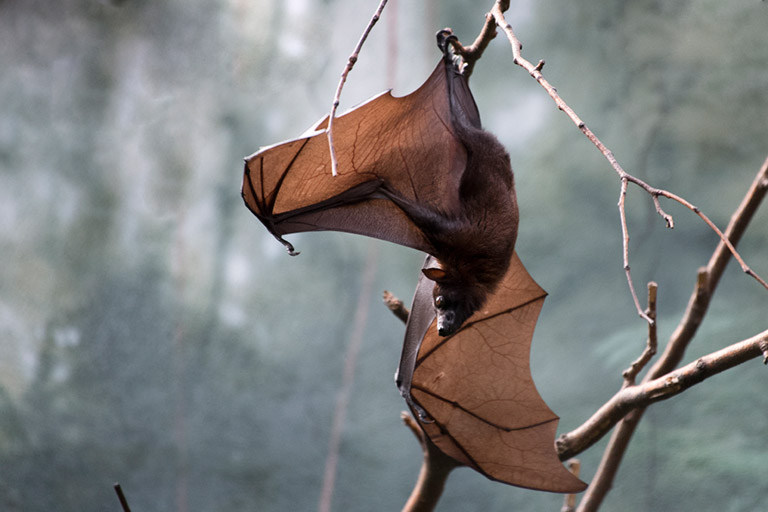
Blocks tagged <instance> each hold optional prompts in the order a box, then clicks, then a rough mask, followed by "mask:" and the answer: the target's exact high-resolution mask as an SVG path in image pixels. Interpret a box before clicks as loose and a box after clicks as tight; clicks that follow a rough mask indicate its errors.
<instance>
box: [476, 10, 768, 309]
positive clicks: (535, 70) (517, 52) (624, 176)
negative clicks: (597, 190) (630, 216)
mask: <svg viewBox="0 0 768 512" xmlns="http://www.w3.org/2000/svg"><path fill="white" fill-rule="evenodd" d="M508 7H509V2H508V1H503V0H497V2H496V3H495V4H494V6H493V9H492V10H491V14H492V15H493V17H494V19H495V20H496V24H497V25H498V26H499V27H501V28H502V30H504V33H505V34H506V35H507V39H508V40H509V42H510V46H511V47H512V56H513V59H512V60H513V62H514V63H515V64H516V65H518V66H520V67H522V68H523V69H525V70H526V71H528V73H529V74H530V75H531V77H533V78H534V79H535V80H536V81H537V82H538V83H539V85H541V86H542V87H543V88H544V90H546V91H547V93H548V94H549V96H550V97H551V98H552V100H553V101H554V102H555V104H556V105H557V108H558V109H560V110H561V111H563V112H564V113H565V114H566V115H567V116H568V117H569V118H570V119H571V121H573V123H574V124H575V125H576V126H577V127H578V128H579V130H580V131H581V132H582V133H583V134H584V135H585V136H586V137H587V138H588V139H589V140H590V142H592V144H594V145H595V147H596V148H597V149H598V150H599V151H600V152H601V153H602V154H603V156H604V157H605V158H606V159H607V160H608V162H609V163H610V165H611V167H612V168H613V169H614V170H615V171H616V173H617V174H618V176H619V179H620V180H621V182H622V185H621V186H622V194H624V193H625V192H624V189H625V187H626V182H630V183H633V184H635V185H637V186H638V187H640V188H642V189H643V190H645V192H647V193H648V194H649V195H650V196H651V198H652V199H653V204H654V206H655V208H656V212H657V213H658V214H659V215H660V216H661V217H662V218H663V219H664V222H665V223H666V225H667V227H668V228H672V227H674V219H673V218H672V216H671V215H669V214H668V213H666V212H665V211H664V210H663V209H662V207H661V203H660V202H659V196H663V197H666V198H668V199H671V200H673V201H676V202H678V203H680V204H681V205H683V206H685V207H686V208H688V209H689V210H691V211H692V212H694V213H695V214H696V215H698V216H699V217H700V218H701V219H702V220H703V221H704V222H705V223H706V224H707V225H708V226H709V227H710V228H711V229H712V230H713V231H714V232H715V233H717V235H718V236H719V237H720V240H721V241H722V242H723V243H724V244H725V245H726V246H727V248H728V250H729V251H730V252H731V253H732V254H733V256H734V257H735V258H736V260H737V261H738V262H739V264H740V265H741V268H742V270H743V271H744V273H746V274H748V275H750V276H752V277H753V278H754V279H755V280H756V281H757V282H759V283H760V284H761V285H762V286H763V287H764V288H766V289H768V283H766V281H765V280H763V279H762V278H761V277H760V276H758V275H757V274H756V273H755V272H754V271H753V270H752V269H751V268H750V267H749V266H747V264H746V263H745V262H744V260H743V258H742V257H741V256H740V255H739V254H738V252H736V248H735V247H734V245H733V244H731V242H730V241H729V240H728V238H727V237H726V236H725V235H724V234H723V232H722V231H720V230H719V229H718V228H717V226H716V225H715V224H714V223H713V222H712V221H711V220H710V219H709V218H708V217H707V216H706V215H704V214H703V213H702V212H701V210H699V209H698V208H697V207H695V206H694V205H692V204H691V203H690V202H688V201H686V200H685V199H683V198H682V197H680V196H678V195H676V194H673V193H671V192H669V191H667V190H663V189H658V188H655V187H652V186H651V185H649V184H648V183H646V182H645V181H643V180H641V179H639V178H637V177H635V176H632V175H631V174H629V173H627V172H626V171H625V170H624V169H623V168H622V167H621V165H620V164H619V162H618V161H617V160H616V157H615V156H614V155H613V152H612V151H611V150H609V149H608V148H607V147H606V146H605V144H603V142H602V141H601V140H600V139H598V138H597V136H596V135H595V134H594V132H592V130H590V129H589V127H588V126H587V125H586V123H584V121H582V120H581V118H580V117H579V116H578V115H577V114H576V113H575V112H574V111H573V109H572V108H571V107H570V106H568V104H567V103H565V101H563V99H562V98H561V97H560V95H559V94H558V92H557V90H556V89H555V87H553V86H552V84H550V83H549V81H547V80H546V79H545V78H544V76H543V74H542V73H541V69H542V65H543V61H539V63H538V64H537V65H533V64H532V63H531V62H529V61H528V60H526V59H525V58H523V56H522V54H521V50H522V44H521V43H520V40H519V39H518V38H517V36H516V35H515V33H514V31H513V30H512V26H511V25H510V24H509V23H508V22H507V20H506V19H505V18H504V11H505V10H506V9H507V8H508ZM622 197H623V195H622ZM623 206H624V204H623V200H622V201H621V206H620V210H621V211H622V217H624V215H625V214H624V213H623ZM625 224H626V221H625V220H623V221H622V228H625V227H626V226H625ZM624 231H625V238H624V240H625V243H626V240H627V237H626V229H624ZM627 267H628V263H627V261H626V260H625V271H626V273H627V275H628V282H629V285H630V290H631V291H632V297H633V299H634V300H635V305H636V306H638V312H639V313H640V315H641V316H644V315H643V314H642V310H640V308H639V300H638V299H637V294H635V293H634V290H633V288H634V287H633V285H632V280H631V277H629V269H628V268H627ZM646 321H648V319H647V318H646ZM649 323H650V322H649Z"/></svg>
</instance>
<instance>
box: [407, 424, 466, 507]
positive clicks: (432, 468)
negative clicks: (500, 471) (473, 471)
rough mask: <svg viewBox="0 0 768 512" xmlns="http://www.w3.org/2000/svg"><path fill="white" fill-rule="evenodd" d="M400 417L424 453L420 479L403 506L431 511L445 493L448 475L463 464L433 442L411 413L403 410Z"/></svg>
mask: <svg viewBox="0 0 768 512" xmlns="http://www.w3.org/2000/svg"><path fill="white" fill-rule="evenodd" d="M400 417H401V418H402V420H403V423H405V425H406V426H407V427H408V428H410V429H411V432H413V435H414V436H416V439H418V441H419V444H421V449H422V451H423V453H424V461H423V462H422V465H421V471H420V472H419V479H418V481H417V482H416V486H415V487H414V488H413V491H412V492H411V496H410V497H409V498H408V501H407V502H406V504H405V506H404V507H403V512H431V511H432V510H434V509H435V507H436V506H437V502H438V500H439V499H440V496H441V495H442V493H443V489H444V488H445V482H446V480H447V479H448V475H449V474H450V473H451V471H453V470H454V469H456V468H457V467H459V466H460V465H461V464H459V462H458V461H456V460H455V459H453V458H451V457H449V456H447V455H445V454H444V453H443V452H442V451H440V449H439V448H438V447H437V446H435V445H434V444H432V442H431V441H430V440H429V438H427V436H426V435H425V434H424V431H423V430H422V429H421V427H420V426H419V425H418V423H416V420H414V419H413V418H412V417H411V415H410V414H408V413H407V412H405V411H403V412H402V413H400Z"/></svg>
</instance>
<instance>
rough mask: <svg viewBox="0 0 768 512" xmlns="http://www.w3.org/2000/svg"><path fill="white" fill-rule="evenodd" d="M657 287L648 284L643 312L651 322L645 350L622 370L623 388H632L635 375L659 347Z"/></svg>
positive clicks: (652, 283)
mask: <svg viewBox="0 0 768 512" xmlns="http://www.w3.org/2000/svg"><path fill="white" fill-rule="evenodd" d="M658 287H659V285H657V284H656V283H654V282H653V281H651V282H650V283H648V308H647V309H646V310H645V314H646V315H648V317H649V318H650V319H651V320H652V322H651V323H649V324H648V341H647V342H646V345H645V350H643V353H642V354H640V357H638V358H637V359H636V360H635V361H634V362H633V363H632V364H631V365H630V367H629V368H627V369H626V370H624V372H623V373H622V376H623V377H624V387H626V386H633V385H634V384H635V378H636V377H637V374H638V373H640V372H641V371H643V368H645V365H646V364H648V361H650V360H651V358H653V356H655V355H656V350H657V348H658V345H659V339H658V334H657V328H656V292H657V290H658Z"/></svg>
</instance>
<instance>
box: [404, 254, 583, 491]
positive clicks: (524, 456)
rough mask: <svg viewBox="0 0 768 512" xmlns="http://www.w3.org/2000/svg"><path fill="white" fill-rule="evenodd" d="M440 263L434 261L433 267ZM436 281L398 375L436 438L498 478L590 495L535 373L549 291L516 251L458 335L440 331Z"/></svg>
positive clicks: (408, 334) (420, 300) (422, 290)
mask: <svg viewBox="0 0 768 512" xmlns="http://www.w3.org/2000/svg"><path fill="white" fill-rule="evenodd" d="M434 263H435V262H434V258H431V257H428V258H427V260H426V262H425V267H426V268H429V267H430V266H431V265H434ZM434 286H435V283H434V282H432V281H430V280H428V279H426V278H421V279H419V283H418V286H417V288H416V293H415V295H414V299H413V305H412V307H411V313H410V315H409V317H408V322H407V325H406V331H405V343H404V345H403V354H402V357H401V359H400V367H399V368H398V373H397V377H396V380H397V383H398V387H399V388H400V390H401V393H402V394H403V396H404V397H405V398H406V402H407V403H408V404H409V406H410V407H411V411H412V412H413V415H414V417H415V418H416V419H417V420H418V421H419V424H420V425H421V428H422V429H423V430H424V432H425V433H426V434H427V436H428V438H429V439H430V441H431V442H432V443H434V444H435V445H436V446H437V447H438V448H439V449H440V450H441V451H442V452H443V453H445V454H446V455H448V456H450V457H452V458H453V459H455V460H456V461H458V462H459V463H461V464H462V465H465V466H469V467H471V468H473V469H475V470H476V471H479V472H480V473H482V474H483V475H485V476H487V477H488V478H490V479H492V480H497V481H500V482H504V483H507V484H511V485H516V486H519V487H526V488H530V489H538V490H544V491H552V492H568V493H575V492H580V491H583V490H584V489H585V488H586V484H585V483H584V482H582V481H581V480H579V479H578V478H576V477H575V476H573V475H572V474H571V473H570V472H569V471H568V470H567V469H565V467H563V465H562V463H561V462H560V460H559V458H558V457H557V453H556V451H555V449H554V440H555V431H556V428H557V422H558V417H557V416H556V415H555V414H554V413H553V412H552V411H551V410H550V409H549V407H547V404H546V403H544V401H543V400H542V398H541V396H539V394H538V392H537V391H536V386H535V385H534V383H533V379H532V377H531V371H530V365H529V357H530V347H531V338H532V336H533V330H534V328H535V326H536V320H537V318H538V316H539V312H540V311H541V307H542V305H543V304H544V298H545V297H546V295H547V293H546V292H545V291H544V290H543V289H541V287H539V285H538V284H536V282H535V281H534V280H533V279H532V278H531V276H530V275H529V274H528V272H527V271H526V270H525V267H523V264H522V263H521V261H520V259H519V258H518V256H517V253H514V254H513V257H512V261H511V263H510V265H509V268H508V270H507V272H506V274H505V276H504V277H503V278H502V280H501V283H500V284H499V286H498V287H497V289H496V291H495V292H494V293H492V294H491V295H490V296H489V297H488V300H487V302H486V303H485V305H484V306H483V307H482V308H481V309H480V310H478V311H477V312H476V313H475V314H473V315H472V316H471V317H470V318H469V319H468V320H467V321H466V323H465V324H464V326H463V327H462V328H461V329H459V330H458V331H457V332H456V333H454V334H453V335H451V336H448V337H440V336H438V335H437V334H436V333H435V329H434V328H432V324H434V323H435V322H436V318H435V316H436V315H435V311H434V308H433V307H432V304H431V303H430V297H431V294H432V288H433V287H434Z"/></svg>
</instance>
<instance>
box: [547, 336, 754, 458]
mask: <svg viewBox="0 0 768 512" xmlns="http://www.w3.org/2000/svg"><path fill="white" fill-rule="evenodd" d="M766 343H768V330H765V331H763V332H761V333H759V334H757V335H755V336H753V337H751V338H749V339H746V340H743V341H740V342H738V343H734V344H733V345H731V346H729V347H726V348H724V349H721V350H718V351H717V352H714V353H712V354H709V355H707V356H704V357H700V358H699V359H697V360H696V361H694V362H692V363H689V364H687V365H686V366H683V367H682V368H679V369H677V370H674V371H672V372H670V373H668V374H666V375H663V376H661V377H658V378H655V379H653V380H650V381H648V382H643V383H642V384H639V385H635V386H627V387H625V388H622V389H621V390H620V391H619V392H618V393H616V394H615V395H613V397H612V398H611V399H610V400H608V401H607V402H606V403H605V404H604V405H603V406H602V407H600V409H598V411H597V412H596V413H595V414H594V415H593V416H592V417H591V418H590V419H589V420H588V421H587V422H586V423H584V424H583V425H582V426H580V427H579V428H577V429H576V430H573V431H572V432H569V433H568V434H564V435H563V436H560V438H559V439H558V440H557V443H556V444H557V447H558V453H559V455H560V459H561V460H564V459H568V458H570V457H572V456H573V455H576V454H577V453H580V452H582V451H584V450H585V449H587V448H588V447H589V446H591V445H592V444H593V443H594V442H596V441H597V440H598V439H600V438H601V437H602V435H599V436H595V435H594V434H595V432H599V431H602V432H603V433H605V432H607V431H608V430H610V428H611V427H613V425H615V424H616V423H618V421H619V420H621V419H622V418H623V417H624V416H625V415H626V414H627V413H628V412H629V411H631V410H633V409H638V408H644V407H647V406H648V405H650V404H652V403H654V402H658V401H661V400H666V399H667V398H671V397H673V396H675V395H677V394H680V393H682V392H683V391H685V390H686V389H688V388H690V387H691V386H694V385H696V384H698V383H700V382H702V381H703V380H705V379H707V378H709V377H712V376H713V375H716V374H718V373H720V372H723V371H725V370H728V369H730V368H733V367H734V366H737V365H739V364H742V363H744V362H746V361H749V360H750V359H754V358H756V357H758V356H762V355H764V354H763V348H762V347H763V346H764V345H765V344H766ZM586 433H588V435H584V434H586ZM577 439H578V440H581V441H583V440H587V439H588V440H589V441H590V442H589V443H588V444H586V445H583V444H581V443H579V444H578V446H577V445H576V443H574V442H573V441H575V440H577Z"/></svg>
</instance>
